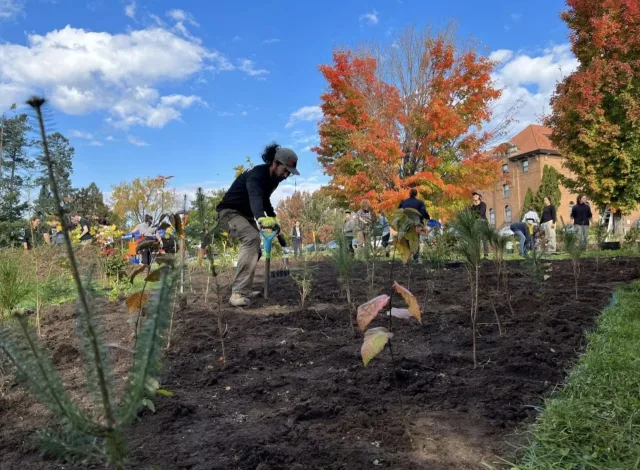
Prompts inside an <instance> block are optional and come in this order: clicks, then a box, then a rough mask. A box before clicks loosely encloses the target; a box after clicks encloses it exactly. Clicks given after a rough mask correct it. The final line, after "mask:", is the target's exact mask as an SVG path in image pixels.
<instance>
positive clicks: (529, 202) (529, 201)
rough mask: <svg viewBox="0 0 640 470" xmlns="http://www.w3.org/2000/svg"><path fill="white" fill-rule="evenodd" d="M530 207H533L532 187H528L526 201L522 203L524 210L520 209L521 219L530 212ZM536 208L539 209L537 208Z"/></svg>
mask: <svg viewBox="0 0 640 470" xmlns="http://www.w3.org/2000/svg"><path fill="white" fill-rule="evenodd" d="M530 207H533V191H532V190H531V188H529V189H527V193H526V194H525V195H524V203H523V204H522V210H521V211H520V217H519V218H520V219H522V216H524V215H525V214H526V213H527V212H529V208H530ZM536 210H538V209H537V208H536Z"/></svg>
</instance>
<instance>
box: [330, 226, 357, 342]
mask: <svg viewBox="0 0 640 470" xmlns="http://www.w3.org/2000/svg"><path fill="white" fill-rule="evenodd" d="M331 260H332V261H333V264H334V265H335V267H336V269H337V271H338V282H339V283H340V286H341V287H342V289H343V290H344V292H345V295H346V297H347V305H348V308H347V310H348V313H349V327H350V328H351V333H352V334H355V329H354V327H353V319H352V317H351V314H352V313H351V312H352V308H353V299H352V298H351V281H352V278H353V268H354V266H355V258H354V257H353V255H352V254H351V252H350V251H349V248H348V247H347V246H346V241H345V239H344V236H341V238H340V243H339V245H338V249H337V250H335V252H334V253H333V254H332V256H331Z"/></svg>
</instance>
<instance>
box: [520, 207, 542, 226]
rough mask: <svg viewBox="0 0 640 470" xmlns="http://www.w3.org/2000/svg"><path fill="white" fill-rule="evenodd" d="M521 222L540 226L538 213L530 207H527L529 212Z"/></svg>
mask: <svg viewBox="0 0 640 470" xmlns="http://www.w3.org/2000/svg"><path fill="white" fill-rule="evenodd" d="M522 221H523V222H531V223H534V224H536V225H539V224H540V218H539V217H538V213H537V212H536V211H535V209H534V208H533V207H531V206H529V210H528V211H527V212H526V213H525V214H524V216H523V217H522Z"/></svg>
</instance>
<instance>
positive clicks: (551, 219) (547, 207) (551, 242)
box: [540, 197, 556, 253]
mask: <svg viewBox="0 0 640 470" xmlns="http://www.w3.org/2000/svg"><path fill="white" fill-rule="evenodd" d="M540 226H541V227H542V229H543V230H544V237H545V239H546V241H547V253H555V252H556V206H554V205H553V204H551V199H549V198H548V197H545V198H544V209H542V219H541V220H540Z"/></svg>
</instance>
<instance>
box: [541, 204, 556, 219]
mask: <svg viewBox="0 0 640 470" xmlns="http://www.w3.org/2000/svg"><path fill="white" fill-rule="evenodd" d="M550 220H552V221H553V223H554V224H555V223H556V206H554V205H553V204H551V205H549V206H544V209H542V219H540V223H541V224H544V223H545V222H549V221H550Z"/></svg>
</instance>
